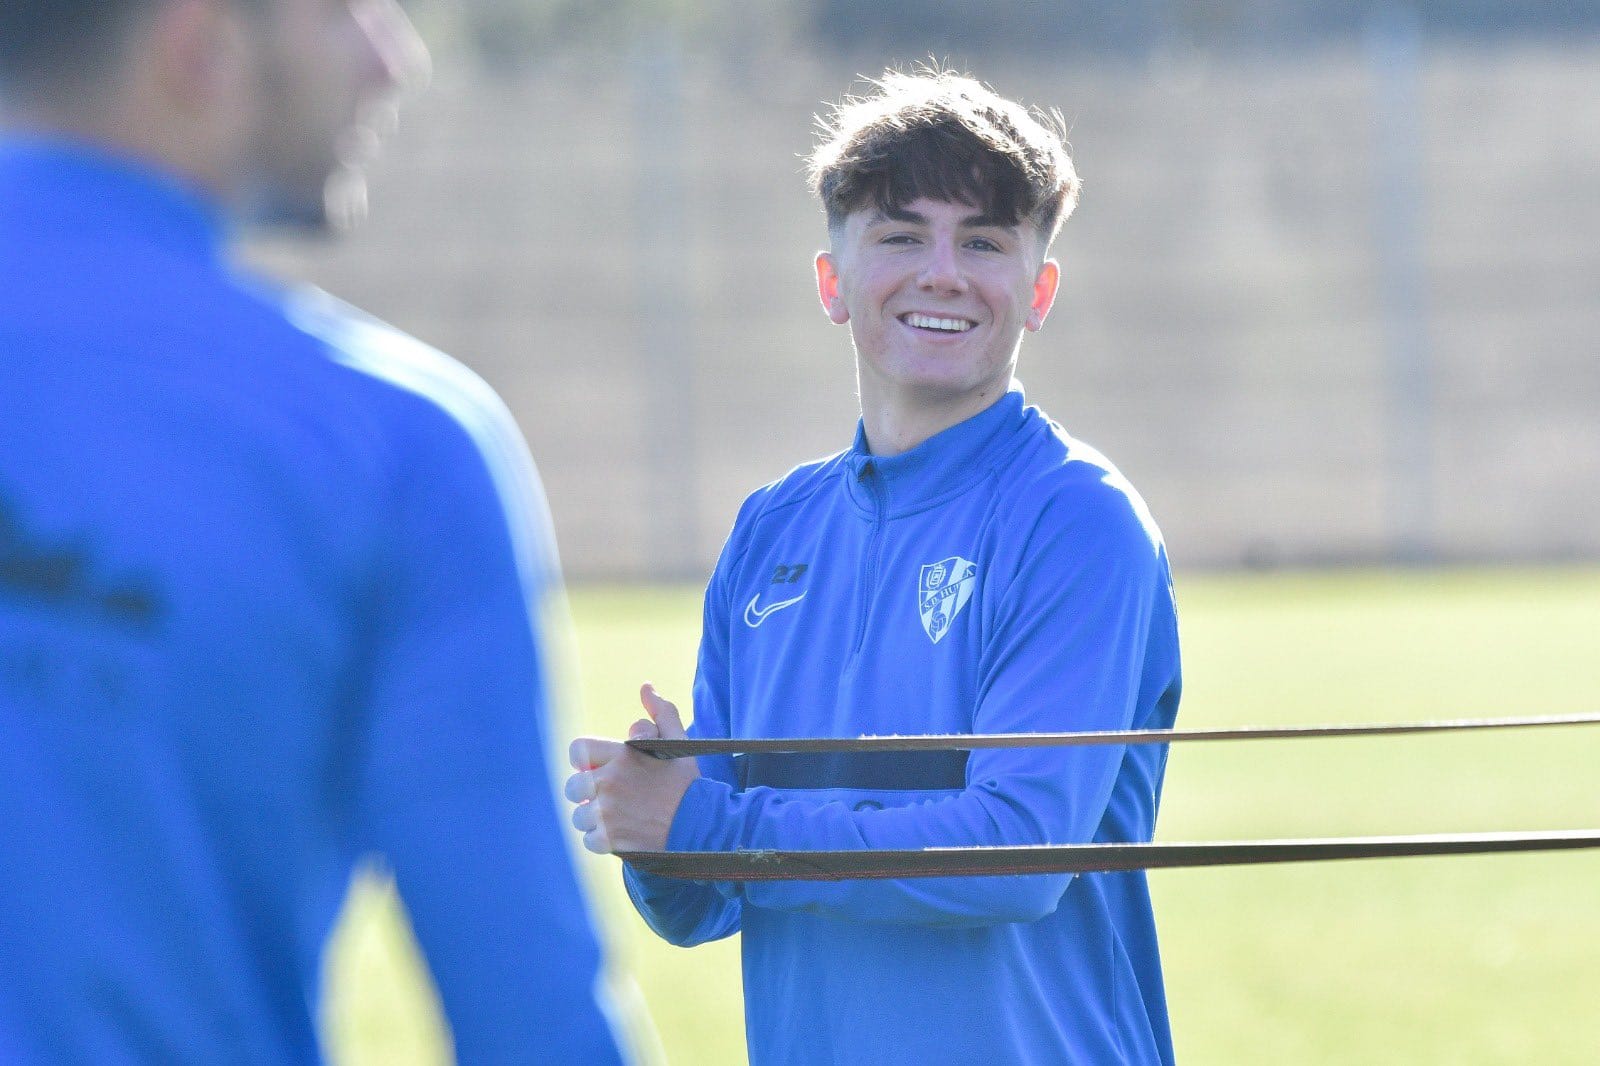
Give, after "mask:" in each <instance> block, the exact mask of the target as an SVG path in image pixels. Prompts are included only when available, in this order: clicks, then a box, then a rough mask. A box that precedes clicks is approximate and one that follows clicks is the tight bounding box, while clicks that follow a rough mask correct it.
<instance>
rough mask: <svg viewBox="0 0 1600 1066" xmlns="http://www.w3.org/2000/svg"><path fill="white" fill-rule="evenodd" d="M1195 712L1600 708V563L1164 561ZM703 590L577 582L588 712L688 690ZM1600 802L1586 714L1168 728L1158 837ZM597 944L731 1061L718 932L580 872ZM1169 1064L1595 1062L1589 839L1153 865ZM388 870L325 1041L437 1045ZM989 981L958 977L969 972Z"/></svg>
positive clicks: (418, 1055)
mask: <svg viewBox="0 0 1600 1066" xmlns="http://www.w3.org/2000/svg"><path fill="white" fill-rule="evenodd" d="M1179 598H1180V603H1181V609H1182V626H1183V641H1184V662H1185V696H1184V703H1183V710H1182V714H1181V715H1180V719H1179V724H1180V725H1183V726H1188V727H1202V726H1221V725H1242V724H1268V723H1321V722H1341V721H1357V722H1358V721H1379V720H1409V719H1429V718H1444V717H1468V716H1489V715H1501V714H1556V713H1562V712H1580V711H1594V710H1600V696H1597V689H1600V570H1594V569H1587V570H1538V571H1525V572H1522V571H1518V572H1510V571H1505V572H1502V571H1491V572H1477V571H1462V572H1454V571H1448V572H1442V573H1427V572H1416V573H1399V574H1394V573H1332V574H1317V575H1304V576H1300V575H1291V576H1230V577H1223V576H1217V577H1197V578H1189V579H1186V580H1181V581H1180V587H1179ZM698 599H699V596H698V592H697V591H695V590H680V589H642V590H619V589H588V588H585V589H579V590H576V591H575V592H574V593H573V611H574V615H575V618H576V622H577V635H578V641H579V647H580V654H581V656H582V670H583V674H582V684H583V689H584V698H585V704H586V707H587V720H586V722H585V729H586V730H587V731H591V732H599V733H605V734H613V735H614V734H619V733H620V732H621V731H622V730H624V729H625V728H626V726H627V724H628V722H630V721H632V720H633V718H635V717H637V714H638V711H637V707H636V704H635V692H636V690H637V687H638V684H639V682H640V681H642V680H646V679H648V680H652V681H654V682H655V683H656V684H657V686H658V687H659V688H661V689H662V691H663V692H665V693H667V694H669V695H671V696H675V697H681V698H682V700H681V701H682V702H684V703H685V704H686V702H687V693H688V690H689V679H690V675H691V672H692V669H693V659H694V648H695V643H696V640H697V639H698V625H699V602H698ZM1568 828H1600V729H1596V728H1594V727H1588V728H1587V729H1585V728H1582V727H1579V728H1564V729H1560V730H1546V731H1530V732H1513V733H1491V734H1479V735H1467V736H1449V737H1444V736H1435V737H1413V738H1395V739H1387V740H1385V739H1366V740H1323V741H1302V742H1283V741H1263V742H1252V743H1240V744H1230V745H1220V746H1219V745H1191V746H1188V747H1184V748H1179V749H1176V750H1175V751H1174V754H1173V756H1172V760H1171V764H1170V769H1169V771H1168V776H1167V783H1166V792H1165V796H1164V802H1163V806H1162V814H1161V822H1160V825H1159V826H1158V832H1157V836H1158V838H1159V839H1164V840H1205V839H1227V838H1253V837H1294V836H1324V835H1327V836H1332V835H1345V834H1364V833H1409V832H1432V831H1457V830H1463V831H1464V830H1496V829H1507V830H1515V829H1530V830H1531V829H1568ZM589 872H590V873H591V875H592V876H593V879H594V883H595V885H596V887H597V891H598V892H599V893H600V895H601V907H602V910H603V912H604V914H605V916H606V920H607V926H608V933H609V935H610V937H611V939H612V941H613V951H614V956H615V958H616V960H617V963H618V968H619V970H620V971H621V972H622V973H623V974H624V976H626V977H628V978H631V979H632V980H633V981H634V982H636V983H637V987H638V988H639V989H640V990H641V991H642V993H643V997H644V1000H645V1001H646V1002H647V1003H648V1005H649V1010H650V1013H651V1015H652V1016H653V1018H654V1020H655V1023H656V1028H657V1029H658V1031H659V1033H660V1037H661V1041H662V1043H663V1045H664V1047H665V1050H666V1053H667V1056H668V1058H669V1060H670V1061H671V1062H673V1063H676V1064H678V1066H735V1064H740V1063H743V1062H744V1061H745V1059H744V1053H743V1031H742V1021H741V1014H740V1011H741V1007H740V998H739V997H740V993H739V979H738V952H737V946H736V944H735V943H734V942H731V941H729V942H724V943H721V944H717V945H711V946H707V947H702V948H696V949H694V950H692V951H684V950H680V949H676V948H672V947H668V946H666V945H664V944H661V943H659V942H656V941H655V940H654V939H653V937H651V936H650V934H649V933H648V932H647V931H646V930H645V929H644V927H643V925H642V924H641V923H640V922H639V921H638V920H637V919H636V918H635V917H634V916H633V915H632V914H631V912H630V911H629V910H628V909H627V906H626V903H625V902H624V901H623V900H622V898H621V894H620V892H619V891H618V890H617V888H616V871H615V868H614V863H612V862H610V861H596V862H595V863H593V864H591V867H590V871H589ZM1151 884H1152V888H1153V892H1154V894H1155V899H1156V908H1157V919H1158V921H1159V923H1160V926H1161V931H1162V937H1163V950H1164V957H1165V965H1166V972H1167V982H1168V996H1169V1001H1170V1007H1171V1012H1172V1019H1173V1027H1174V1032H1175V1040H1176V1043H1177V1052H1178V1060H1179V1061H1180V1062H1181V1063H1184V1064H1186V1066H1213V1064H1214V1066H1222V1064H1228V1066H1235V1064H1241V1063H1250V1064H1253V1063H1295V1064H1299V1066H1312V1064H1335V1063H1337V1064H1349V1063H1363V1064H1370V1063H1406V1064H1411V1063H1450V1064H1461V1066H1471V1064H1489V1063H1506V1064H1511V1063H1516V1064H1525V1063H1540V1064H1543V1066H1550V1064H1560V1063H1573V1064H1579V1063H1582V1064H1589V1063H1594V1062H1600V1015H1597V1013H1596V1011H1595V1010H1594V1002H1595V999H1596V996H1597V995H1600V855H1597V854H1595V853H1574V854H1568V855H1532V856H1506V857H1477V858H1472V857H1462V858H1442V859H1404V860H1388V861H1369V862H1354V863H1331V864H1310V865H1298V866H1286V867H1259V868H1245V869H1235V870H1192V871H1168V872H1162V873H1157V874H1154V875H1153V876H1152V879H1151ZM414 958H415V955H414V949H413V948H412V947H411V945H410V941H409V937H408V935H407V933H406V930H405V926H404V923H403V920H402V919H400V918H399V917H398V915H397V912H396V910H395V908H394V907H393V905H392V900H391V898H390V897H389V896H388V895H387V894H386V893H385V892H384V890H383V889H382V887H381V885H378V884H376V883H368V884H366V885H364V886H363V887H362V888H361V889H360V890H359V891H358V892H357V893H356V894H355V895H353V897H352V902H351V905H350V907H349V910H348V916H347V920H346V921H345V923H344V925H343V927H342V929H341V934H340V937H339V939H338V941H337V943H336V946H335V949H334V951H333V952H332V953H331V957H330V960H329V977H330V992H329V1000H328V1004H327V1008H326V1013H327V1031H328V1039H329V1044H330V1049H331V1051H332V1052H333V1054H334V1056H335V1061H336V1062H338V1063H340V1064H341V1066H357V1064H360V1066H367V1064H374V1066H375V1064H379V1063H382V1064H385V1066H405V1064H416V1066H422V1064H435V1063H441V1062H448V1061H449V1053H448V1044H447V1042H446V1041H445V1040H444V1039H443V1038H442V1036H441V1028H440V1024H439V1020H438V1011H437V1008H436V1007H435V1006H434V1005H433V1002H432V999H431V996H430V994H429V992H428V991H427V986H426V983H425V982H424V981H422V980H420V979H419V978H418V976H417V972H416V969H415V963H414ZM982 994H983V990H982V989H978V988H975V989H973V995H974V996H975V997H976V996H981V995H982Z"/></svg>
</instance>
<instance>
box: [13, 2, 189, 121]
mask: <svg viewBox="0 0 1600 1066" xmlns="http://www.w3.org/2000/svg"><path fill="white" fill-rule="evenodd" d="M156 2H157V0H0V92H3V93H6V94H10V95H15V96H22V97H29V98H38V97H41V96H43V95H44V94H46V93H54V92H56V91H59V90H62V89H64V88H66V87H67V86H70V85H73V84H79V83H83V82H85V81H91V80H93V79H95V78H96V77H97V76H98V75H100V74H103V73H105V72H106V68H107V67H108V66H110V65H112V64H113V63H115V61H116V59H117V57H118V55H119V54H120V51H121V48H122V45H123V43H124V41H125V40H126V38H127V36H128V35H129V34H130V33H131V32H132V30H133V27H134V26H135V25H136V24H137V22H138V19H139V17H140V16H141V15H143V14H144V13H145V12H147V11H148V10H149V9H150V8H152V7H154V6H155V3H156Z"/></svg>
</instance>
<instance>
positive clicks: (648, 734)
mask: <svg viewBox="0 0 1600 1066" xmlns="http://www.w3.org/2000/svg"><path fill="white" fill-rule="evenodd" d="M660 735H661V730H659V729H657V728H656V724H655V722H653V721H651V720H650V719H648V718H641V719H639V720H638V721H637V722H635V723H633V725H631V726H629V727H628V739H629V740H642V739H645V738H649V739H651V740H654V739H655V738H656V737H659V736H660Z"/></svg>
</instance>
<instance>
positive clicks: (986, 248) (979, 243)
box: [967, 237, 1000, 252]
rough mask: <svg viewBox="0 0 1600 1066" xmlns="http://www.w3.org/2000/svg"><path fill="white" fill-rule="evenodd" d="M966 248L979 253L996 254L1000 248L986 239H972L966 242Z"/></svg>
mask: <svg viewBox="0 0 1600 1066" xmlns="http://www.w3.org/2000/svg"><path fill="white" fill-rule="evenodd" d="M967 247H968V248H971V249H974V250H975V251H979V252H998V251H999V250H1000V246H999V245H998V244H996V243H994V242H993V241H991V240H990V239H989V238H987V237H974V238H972V240H970V241H968V242H967Z"/></svg>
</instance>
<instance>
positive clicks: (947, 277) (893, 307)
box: [817, 199, 1059, 417]
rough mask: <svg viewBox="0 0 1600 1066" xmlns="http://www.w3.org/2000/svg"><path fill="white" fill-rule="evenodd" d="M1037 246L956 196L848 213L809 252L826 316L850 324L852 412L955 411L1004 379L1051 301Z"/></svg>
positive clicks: (985, 398)
mask: <svg viewBox="0 0 1600 1066" xmlns="http://www.w3.org/2000/svg"><path fill="white" fill-rule="evenodd" d="M1042 244H1043V242H1042V240H1041V239H1040V237H1039V235H1038V234H1037V233H1036V232H1035V231H1034V230H1033V228H1032V227H1031V226H1029V225H1027V224H1026V223H1024V224H1022V225H1020V226H1018V225H1002V224H999V223H997V222H996V221H995V220H994V219H990V218H985V217H984V216H983V213H982V211H981V210H980V209H978V208H974V207H972V206H971V205H970V204H964V203H952V202H946V201H941V200H929V199H920V200H915V201H913V202H912V203H910V204H908V205H906V208H905V209H904V211H901V212H897V213H896V214H895V216H894V217H890V216H889V215H887V214H885V213H883V212H881V211H879V210H877V209H876V208H865V209H862V210H859V211H856V212H855V213H853V214H851V215H850V216H849V217H848V218H847V219H846V220H845V224H844V227H843V232H842V233H836V234H835V235H834V248H833V251H832V252H831V253H830V252H824V253H822V254H821V255H819V256H818V257H817V287H818V294H819V295H820V296H821V298H822V305H823V308H824V309H825V310H826V311H827V313H828V317H829V318H830V319H832V320H833V321H834V322H836V323H839V324H841V325H842V324H844V323H846V322H848V323H849V324H850V335H851V338H852V339H853V341H854V342H855V348H856V363H857V373H858V375H859V378H860V387H861V403H862V407H863V410H864V411H867V412H869V413H870V412H871V411H872V410H873V409H874V407H875V406H877V405H891V406H894V407H896V408H898V409H899V410H901V411H903V412H907V413H911V412H915V411H917V410H926V411H929V412H941V411H949V412H951V413H953V414H955V415H957V416H959V417H966V416H968V415H971V414H975V413H977V412H978V411H980V410H982V409H983V408H985V407H987V406H988V405H989V404H990V403H992V402H993V401H994V400H995V399H997V398H998V397H999V395H1000V394H1001V393H1002V392H1004V391H1005V390H1006V389H1007V388H1009V387H1010V384H1011V375H1012V371H1013V370H1014V369H1015V367H1016V359H1017V346H1018V344H1019V343H1020V342H1021V340H1022V332H1023V330H1037V329H1038V328H1039V327H1040V326H1041V325H1043V324H1044V319H1045V315H1046V314H1048V313H1049V310H1050V304H1051V302H1052V301H1053V300H1054V299H1055V292H1056V283H1057V280H1058V277H1059V272H1058V269H1057V267H1056V264H1055V263H1054V262H1051V261H1048V260H1045V259H1044V249H1043V247H1042Z"/></svg>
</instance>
